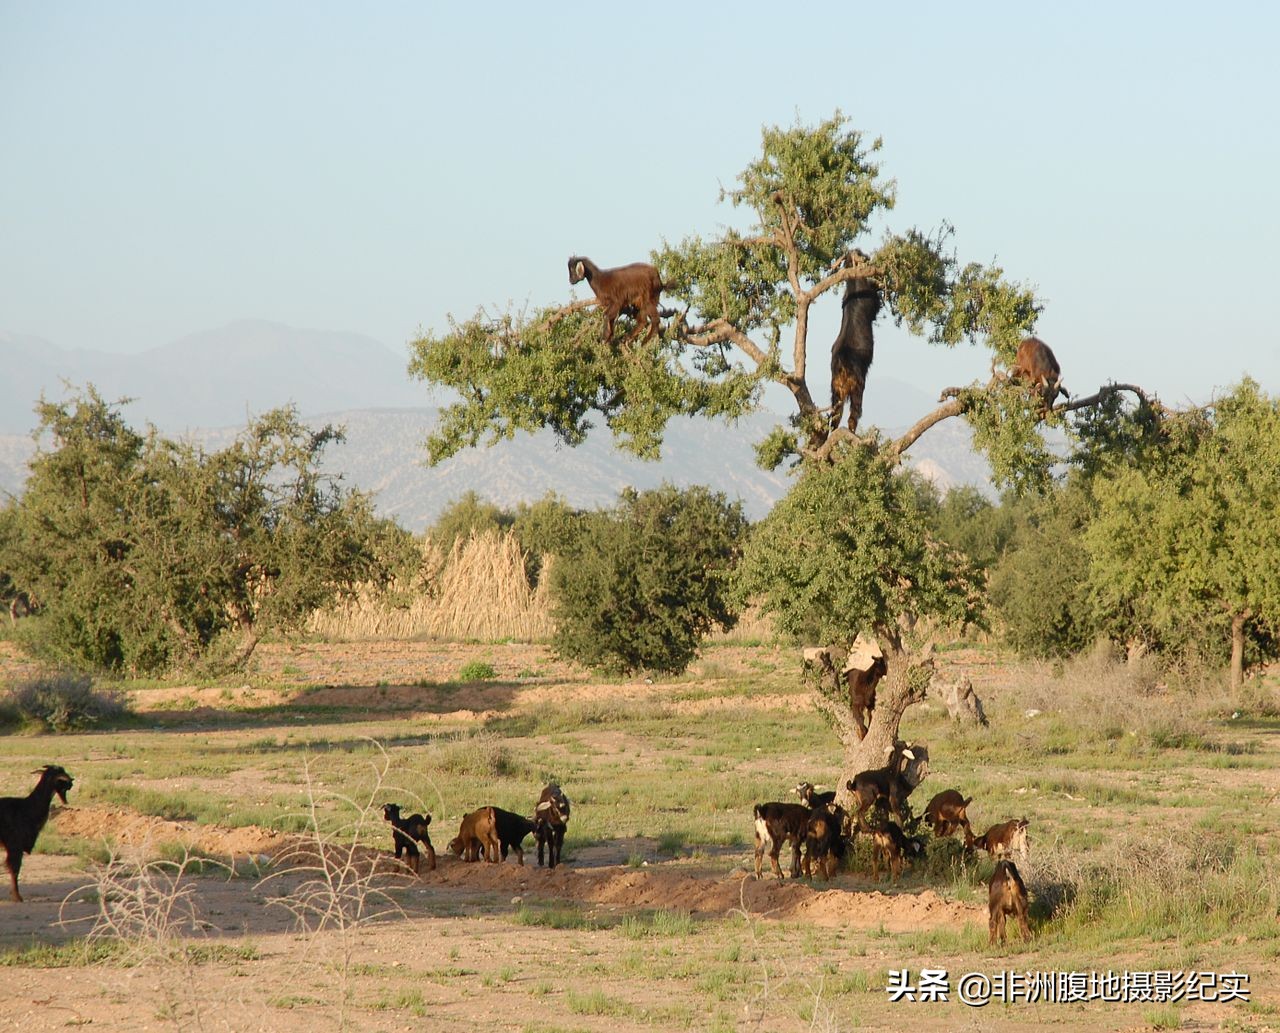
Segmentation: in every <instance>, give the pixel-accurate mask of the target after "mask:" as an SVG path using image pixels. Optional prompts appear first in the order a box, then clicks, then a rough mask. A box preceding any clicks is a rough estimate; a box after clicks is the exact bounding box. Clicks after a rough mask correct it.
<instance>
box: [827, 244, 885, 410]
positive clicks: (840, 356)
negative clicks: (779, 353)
mask: <svg viewBox="0 0 1280 1033" xmlns="http://www.w3.org/2000/svg"><path fill="white" fill-rule="evenodd" d="M852 254H853V256H854V257H856V258H859V259H862V260H865V259H866V256H865V255H863V254H862V253H861V252H856V251H855V252H853V253H852ZM841 308H842V314H841V316H840V332H839V333H838V334H836V339H835V341H834V342H832V345H831V416H830V419H829V422H830V425H831V429H832V430H835V429H836V428H838V427H839V426H840V420H841V417H842V416H843V415H844V404H845V402H846V401H847V402H848V403H849V430H850V431H853V432H855V433H856V432H857V429H858V421H859V420H860V419H862V394H863V392H864V391H865V390H866V387H867V370H869V369H870V368H871V360H872V359H873V358H874V357H875V351H876V341H875V335H874V333H873V332H872V328H871V327H872V324H873V323H874V322H875V319H876V313H877V312H879V311H880V289H879V288H878V287H877V286H876V283H875V281H874V280H872V279H871V278H870V277H868V276H858V277H855V278H854V279H852V280H849V281H847V282H846V283H845V285H844V301H843V302H842V303H841Z"/></svg>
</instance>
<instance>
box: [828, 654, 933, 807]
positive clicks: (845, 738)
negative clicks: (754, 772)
mask: <svg viewBox="0 0 1280 1033" xmlns="http://www.w3.org/2000/svg"><path fill="white" fill-rule="evenodd" d="M881 642H882V643H883V642H884V639H883V637H881ZM883 648H884V653H885V660H886V661H887V662H888V666H889V673H888V674H886V675H885V677H884V680H883V681H881V682H880V684H879V686H877V688H876V708H875V712H874V713H873V714H872V715H871V724H870V726H869V727H868V728H867V736H866V738H865V739H861V740H859V739H858V737H857V734H856V731H855V730H854V728H853V726H852V722H849V723H848V725H847V726H843V725H841V726H840V727H838V731H839V733H840V738H841V741H842V742H843V744H844V768H843V770H842V772H841V775H840V781H839V784H838V786H837V787H836V788H837V795H836V800H837V801H838V802H839V803H840V805H841V806H843V807H844V808H845V809H846V810H848V809H849V808H850V805H851V804H850V801H851V794H850V792H849V790H848V788H847V786H846V783H848V782H849V781H851V780H852V779H853V778H854V776H855V775H858V774H860V773H861V772H863V771H869V770H871V769H872V768H882V767H884V766H885V764H886V763H887V762H888V760H889V755H890V754H891V753H892V752H893V747H894V745H895V744H896V743H897V741H898V726H899V725H900V724H901V723H902V715H903V714H905V713H906V710H907V707H909V706H911V705H912V704H913V703H920V702H922V701H923V700H924V698H925V693H926V690H927V689H928V685H929V681H930V679H931V678H932V676H933V668H934V661H933V656H932V653H933V650H932V649H931V648H927V649H925V650H922V651H920V652H918V653H912V652H910V651H908V650H905V649H903V648H901V647H900V646H898V647H895V646H894V645H892V644H889V643H885V644H884V646H883Z"/></svg>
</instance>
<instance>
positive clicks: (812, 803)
mask: <svg viewBox="0 0 1280 1033" xmlns="http://www.w3.org/2000/svg"><path fill="white" fill-rule="evenodd" d="M793 791H794V792H795V794H796V796H798V797H800V799H801V800H803V801H804V805H805V806H806V807H808V808H809V809H810V810H812V809H813V808H814V807H827V806H830V805H831V804H833V803H835V801H836V791H835V790H834V789H830V790H828V791H827V792H825V793H820V792H818V791H817V789H816V788H815V786H814V784H813V783H812V782H801V783H800V784H799V785H798V786H796V787H795V789H794V790H793Z"/></svg>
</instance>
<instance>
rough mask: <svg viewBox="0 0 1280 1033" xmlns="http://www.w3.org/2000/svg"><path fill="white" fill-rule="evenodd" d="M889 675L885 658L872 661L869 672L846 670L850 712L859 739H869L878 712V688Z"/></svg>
mask: <svg viewBox="0 0 1280 1033" xmlns="http://www.w3.org/2000/svg"><path fill="white" fill-rule="evenodd" d="M888 673H889V665H888V663H887V662H886V661H885V658H884V657H883V656H877V657H876V658H875V659H874V660H872V661H871V667H870V668H869V669H868V670H865V671H860V670H858V669H857V668H849V667H846V668H845V670H844V683H845V685H846V686H848V689H849V710H850V712H851V713H852V714H853V723H854V725H855V726H856V727H857V730H858V738H859V739H865V738H866V737H867V729H868V728H870V727H871V719H872V718H873V717H874V716H875V712H876V686H877V685H879V684H880V680H881V679H882V678H883V677H884V676H885V675H886V674H888Z"/></svg>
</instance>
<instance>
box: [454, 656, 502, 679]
mask: <svg viewBox="0 0 1280 1033" xmlns="http://www.w3.org/2000/svg"><path fill="white" fill-rule="evenodd" d="M497 676H498V672H497V671H495V670H494V669H493V664H487V663H485V662H484V661H483V660H472V661H471V662H470V663H467V664H464V665H463V667H462V670H460V671H459V672H458V678H457V680H458V681H460V682H473V681H493V679H494V678H496V677H497Z"/></svg>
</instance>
